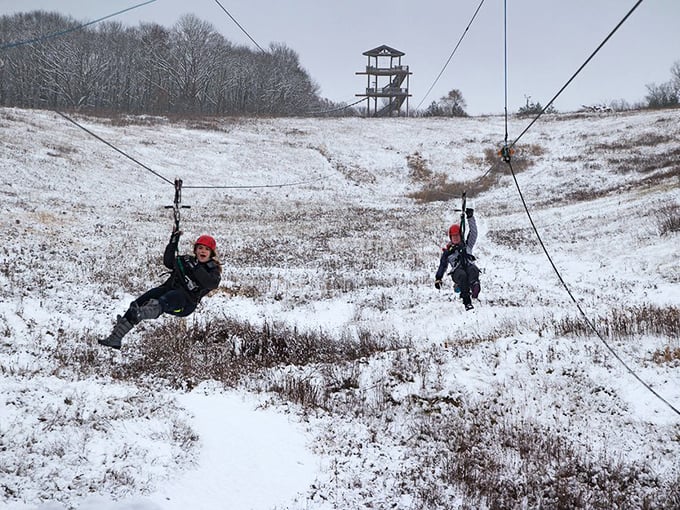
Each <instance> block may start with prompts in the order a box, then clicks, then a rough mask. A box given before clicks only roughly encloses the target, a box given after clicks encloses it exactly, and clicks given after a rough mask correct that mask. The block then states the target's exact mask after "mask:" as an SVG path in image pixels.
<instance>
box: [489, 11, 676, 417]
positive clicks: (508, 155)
mask: <svg viewBox="0 0 680 510" xmlns="http://www.w3.org/2000/svg"><path fill="white" fill-rule="evenodd" d="M642 2H643V0H638V2H637V3H636V4H635V5H634V6H633V8H632V9H631V10H630V11H629V12H628V13H627V14H626V15H625V16H624V18H623V19H622V20H621V21H620V22H619V23H618V24H617V25H616V27H615V28H614V29H613V30H612V31H611V32H610V33H609V35H608V36H607V37H606V38H605V40H604V41H602V43H600V45H599V46H598V47H597V49H596V50H595V51H594V52H593V53H592V54H591V55H590V57H588V59H587V60H586V61H585V62H584V63H583V64H582V65H581V67H579V69H578V70H577V71H576V73H574V75H573V76H572V77H571V78H570V79H569V81H567V83H566V84H565V85H564V86H563V87H562V88H561V89H560V90H559V91H558V93H557V94H555V96H554V97H553V98H552V99H551V100H550V102H549V103H548V104H547V105H546V106H545V107H544V108H543V110H541V112H540V113H539V114H538V115H537V116H536V118H535V119H534V120H533V121H532V122H531V123H530V124H529V125H528V126H527V127H526V128H525V129H524V131H522V133H521V134H520V136H518V137H517V138H516V139H515V141H514V142H513V143H512V144H511V145H510V146H508V145H507V144H506V146H505V147H504V148H503V150H502V156H503V161H505V162H506V163H507V164H508V167H509V169H510V173H511V175H512V179H513V181H514V183H515V187H516V188H517V193H518V195H519V197H520V199H521V201H522V206H523V207H524V211H525V212H526V215H527V218H528V219H529V223H530V224H531V228H532V229H533V231H534V234H535V235H536V238H537V239H538V242H539V244H540V245H541V249H542V250H543V253H544V254H545V256H546V258H547V259H548V262H549V263H550V265H551V267H552V269H553V271H554V273H555V274H556V275H557V278H558V279H559V281H560V283H561V284H562V287H563V288H564V290H565V291H566V292H567V295H568V296H569V297H570V298H571V300H572V302H573V303H574V305H576V309H577V310H578V311H579V313H580V314H581V316H582V317H583V320H584V321H585V322H586V324H587V325H588V327H589V328H590V329H591V330H592V331H593V333H595V335H596V336H597V337H598V338H599V340H600V342H602V344H603V345H604V346H605V347H606V348H607V350H608V351H609V352H610V353H611V354H612V355H613V356H614V358H616V360H617V361H618V362H619V363H621V365H622V366H623V367H624V368H625V369H626V370H627V371H628V373H630V374H631V375H632V376H633V377H634V378H635V379H636V380H637V381H638V382H639V383H640V384H642V385H643V386H644V387H645V388H646V389H647V390H648V391H649V392H650V393H652V394H653V395H654V396H655V397H656V398H657V399H659V400H660V401H661V402H663V403H664V404H666V405H667V406H668V407H669V408H670V409H671V410H672V411H673V412H675V413H676V414H677V415H679V416H680V410H678V409H677V408H676V407H674V406H673V405H672V404H671V403H670V402H668V401H667V400H666V399H665V398H663V397H662V396H661V395H660V394H659V393H657V392H656V391H655V390H654V389H653V388H652V387H651V386H650V385H649V384H647V383H646V382H645V381H644V380H642V378H641V377H640V376H639V375H637V373H636V372H635V371H634V370H633V369H632V368H631V367H629V366H628V364H627V363H626V362H625V361H624V360H623V359H622V358H621V356H619V355H618V353H617V352H616V351H615V350H614V348H613V347H612V346H611V345H609V343H608V342H607V341H606V340H605V338H604V337H603V336H602V334H601V333H600V332H599V331H598V329H597V328H596V327H595V324H594V323H593V321H591V320H590V318H589V317H588V315H587V314H586V312H585V310H584V309H583V307H582V306H581V304H580V303H579V302H578V300H577V299H576V297H575V296H574V294H573V293H572V292H571V289H570V288H569V286H568V285H567V283H566V282H565V281H564V278H562V275H561V273H560V271H559V269H558V268H557V266H556V265H555V263H554V262H553V260H552V257H551V256H550V253H549V252H548V249H547V247H546V246H545V243H544V242H543V239H542V238H541V235H540V233H539V232H538V229H537V228H536V224H535V223H534V220H533V218H532V217H531V213H530V212H529V207H528V205H527V203H526V200H525V199H524V194H523V193H522V189H521V188H520V185H519V181H518V180H517V176H516V175H515V171H514V169H513V168H512V161H511V152H510V149H511V147H513V146H514V145H515V144H516V143H517V141H518V140H519V139H520V138H521V137H522V136H523V135H524V134H525V133H526V132H527V131H528V130H529V128H531V126H533V124H534V123H535V122H536V121H537V120H538V118H539V117H540V116H541V115H542V114H543V112H545V110H546V109H547V108H548V107H549V106H550V105H551V104H552V103H553V101H555V99H557V97H558V96H559V95H560V94H561V93H562V92H563V91H564V89H566V88H567V86H568V85H569V84H570V83H571V82H572V81H573V80H574V78H575V77H576V75H578V74H579V73H580V72H581V70H582V69H583V68H584V67H585V66H586V64H588V62H590V60H592V58H593V57H594V56H595V54H596V53H597V52H598V51H600V49H601V48H602V47H603V46H604V44H605V43H606V42H607V41H608V40H609V39H610V38H611V37H612V35H613V34H614V33H615V32H616V31H617V30H618V29H619V27H621V25H622V24H623V23H624V22H625V21H626V20H627V19H628V17H629V16H630V15H631V14H632V13H633V11H635V9H637V7H638V6H639V5H640V4H641V3H642ZM505 23H506V32H505V39H506V46H505V47H506V49H507V0H505ZM506 53H507V51H506ZM507 74H508V69H507V60H506V67H505V75H506V113H505V117H506V142H507Z"/></svg>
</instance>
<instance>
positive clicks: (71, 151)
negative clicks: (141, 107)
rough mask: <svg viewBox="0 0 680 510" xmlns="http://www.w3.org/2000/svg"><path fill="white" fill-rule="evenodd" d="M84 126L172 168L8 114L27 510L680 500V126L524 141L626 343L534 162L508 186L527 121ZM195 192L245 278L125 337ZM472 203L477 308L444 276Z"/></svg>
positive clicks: (612, 504) (187, 224) (4, 398)
mask: <svg viewBox="0 0 680 510" xmlns="http://www.w3.org/2000/svg"><path fill="white" fill-rule="evenodd" d="M73 118H74V119H75V120H76V121H77V122H78V123H80V124H81V125H82V126H83V127H85V128H87V129H88V130H91V132H92V133H94V134H96V135H97V136H99V137H101V138H102V139H104V140H106V141H107V142H109V143H110V144H112V145H114V146H115V147H117V148H118V149H120V150H121V151H123V152H125V153H126V154H128V155H129V156H130V157H132V158H134V159H135V160H137V161H138V162H140V163H142V164H143V165H145V166H146V167H148V168H143V167H142V166H140V165H138V164H135V162H133V161H132V160H131V159H128V158H126V157H124V156H123V155H121V154H120V153H119V152H116V151H114V150H113V149H112V148H111V147H109V146H107V145H106V144H105V143H102V141H100V140H98V139H96V138H95V137H93V136H91V135H89V134H88V133H86V132H85V131H84V130H82V129H79V128H78V127H77V126H75V125H73V124H72V123H69V122H68V121H66V120H65V119H64V118H62V117H60V116H59V115H57V114H55V113H52V112H45V111H26V110H19V109H0V134H1V136H2V140H3V142H2V145H3V151H2V156H0V171H1V172H2V176H3V177H2V184H1V186H0V197H1V199H2V200H1V202H0V210H1V211H2V216H1V217H0V225H1V229H0V236H1V237H0V240H1V241H2V248H0V287H1V288H2V300H1V301H0V509H2V510H5V509H6V510H10V509H11V510H27V509H31V510H33V509H40V510H62V509H78V510H93V509H97V510H102V509H103V510H132V509H135V510H179V509H189V508H190V509H192V510H199V509H206V510H207V509H211V510H215V509H234V510H241V509H244V510H247V509H256V510H264V509H279V510H280V509H291V510H293V509H311V508H313V509H321V510H325V509H360V508H373V509H376V508H377V509H387V508H391V509H425V508H428V509H436V508H467V509H472V508H499V509H500V508H538V507H541V508H678V507H680V489H679V488H678V487H680V483H679V482H680V462H679V460H678V459H679V458H680V413H679V412H678V409H680V384H678V381H679V380H680V333H679V330H680V312H679V307H680V286H679V283H680V267H679V264H678V260H679V259H680V242H679V239H678V235H679V234H678V223H679V217H680V147H679V145H678V140H679V139H680V110H672V111H656V112H637V113H617V114H571V115H560V116H554V117H553V116H546V117H545V118H542V119H541V120H540V121H539V122H537V123H536V124H535V125H534V126H533V128H532V129H530V130H529V131H528V132H527V134H526V135H524V136H523V137H522V139H521V140H520V141H519V143H518V144H517V147H516V149H517V152H516V153H515V155H514V156H513V169H514V170H515V173H516V177H517V182H518V184H519V187H520V189H521V191H522V193H523V197H524V200H525V201H526V203H527V206H528V208H529V211H530V213H531V218H532V220H533V222H534V224H535V225H536V228H537V230H538V232H539V234H540V236H541V240H542V242H543V243H544V245H545V247H546V249H547V251H548V253H549V254H550V257H551V259H552V262H553V263H554V265H555V267H556V268H557V270H558V271H559V277H561V278H562V280H563V281H564V284H565V285H566V286H567V287H568V289H569V290H570V292H571V293H572V295H573V296H574V298H575V300H576V301H577V302H578V304H579V306H580V307H581V308H582V310H583V311H584V312H585V314H586V316H587V319H588V320H589V321H591V322H592V324H593V325H594V326H595V327H596V328H597V329H598V332H599V333H600V335H601V338H598V336H597V335H596V334H595V333H593V332H592V330H590V329H589V327H588V326H587V324H586V322H585V321H584V318H583V316H582V315H581V314H580V312H579V310H578V308H577V306H576V304H575V303H574V302H573V301H572V299H571V297H570V295H569V294H568V293H567V291H565V289H564V287H563V285H562V283H561V282H560V279H559V278H558V275H557V274H556V273H555V271H554V269H553V267H552V266H551V263H550V261H549V260H548V258H547V257H546V255H545V254H544V252H543V250H542V248H541V245H540V243H539V242H538V240H537V238H536V235H535V233H534V231H533V229H532V227H531V223H530V221H529V219H528V217H527V214H526V212H525V210H524V207H523V205H522V200H521V198H520V196H519V194H518V192H517V189H516V186H515V183H514V180H513V178H512V176H511V174H510V172H509V168H508V166H507V165H506V164H505V163H502V162H501V164H499V165H497V166H495V167H494V170H493V171H492V172H491V173H490V174H488V175H487V171H488V170H489V168H491V166H492V165H493V164H494V163H496V162H497V156H496V151H497V150H498V149H499V148H500V147H501V146H502V144H503V137H504V129H505V126H504V120H503V119H502V118H501V117H479V118H465V119H381V120H378V119H356V118H352V119H337V120H328V119H274V120H267V119H264V120H252V119H244V120H240V119H224V120H212V119H208V120H195V121H187V122H178V123H173V122H169V121H168V120H167V119H162V118H153V117H142V118H119V119H115V120H111V119H103V118H101V119H97V118H87V117H80V116H74V117H73ZM528 122H529V120H528V119H516V118H513V119H510V124H509V126H508V131H509V135H510V139H511V140H512V136H513V134H515V135H516V134H517V133H519V132H521V130H522V129H523V128H524V127H525V126H526V125H527V124H528ZM149 170H152V171H153V172H156V173H157V174H158V175H156V174H154V173H153V172H152V171H149ZM176 177H179V178H181V179H182V180H183V183H184V189H183V203H184V204H186V205H189V206H190V208H189V209H184V210H182V229H183V231H184V237H183V241H182V246H183V249H185V250H186V251H189V250H190V248H191V245H192V242H193V240H194V239H195V238H196V237H197V236H198V235H201V234H203V233H210V234H211V235H213V236H214V237H215V238H216V239H217V244H218V252H219V254H220V258H221V260H222V262H223V264H224V271H223V277H222V284H221V287H220V289H219V290H218V291H217V292H216V293H215V294H214V295H212V296H210V297H208V298H206V299H205V300H204V301H203V302H202V304H201V306H200V307H199V309H198V311H197V312H196V313H195V314H194V315H192V316H190V317H189V318H187V319H176V318H170V317H163V318H161V319H159V320H157V321H150V322H146V323H144V324H142V325H141V326H140V327H138V328H136V329H134V330H133V331H132V332H131V333H130V334H129V335H128V336H127V337H126V338H125V339H124V344H123V349H122V350H121V351H120V352H118V351H112V350H109V349H106V348H103V347H100V346H98V345H97V338H100V337H102V336H104V335H107V334H108V333H109V332H110V330H111V327H112V325H113V321H114V319H115V316H116V314H120V313H122V312H124V311H125V310H126V309H127V306H128V304H129V303H130V301H131V300H132V299H134V298H135V297H136V296H138V295H139V294H140V293H141V292H143V291H145V290H147V289H148V288H150V287H152V286H154V285H156V284H158V283H160V282H161V281H162V280H163V279H164V275H163V270H164V268H163V267H162V264H161V255H162V252H163V249H164V246H165V243H166V242H167V240H168V238H169V235H170V231H171V228H172V212H171V211H170V210H168V209H166V208H165V206H169V205H171V204H172V201H173V197H174V190H173V186H172V184H171V182H172V181H173V180H174V179H175V178H176ZM163 178H165V179H167V180H164V179H163ZM168 181H170V182H168ZM278 184H281V185H283V186H281V187H267V186H271V185H278ZM464 190H467V191H468V205H470V203H472V206H473V207H474V210H475V215H476V216H477V221H478V224H479V227H480V236H479V240H478V243H477V247H476V248H475V255H476V256H477V258H478V264H479V266H480V267H481V268H482V270H483V274H482V279H481V282H482V292H481V294H480V296H479V300H478V301H475V303H474V304H475V308H474V309H473V310H471V311H469V312H465V311H464V308H463V305H462V304H461V302H460V300H459V299H457V297H456V295H455V294H454V292H453V286H452V285H451V283H450V280H448V279H447V281H446V282H445V285H444V287H443V289H442V290H441V291H437V290H435V289H434V287H433V282H434V272H435V270H436V268H437V265H438V260H439V254H440V249H441V246H442V245H443V244H444V243H445V242H446V230H447V228H448V227H449V225H450V224H451V223H452V222H457V221H458V218H459V214H460V213H459V212H457V211H456V208H458V207H460V202H461V201H460V194H461V193H462V191H464ZM435 196H439V197H443V196H445V197H450V200H445V201H441V200H439V201H431V200H430V199H431V198H433V197H435ZM197 332H198V333H197ZM253 332H254V333H253ZM258 332H259V333H258ZM268 334H271V335H272V336H271V337H268V336H267V338H273V339H274V343H276V342H278V343H276V346H277V349H279V350H278V351H277V357H271V356H269V354H268V353H271V352H272V351H267V349H265V347H266V345H265V343H264V342H263V341H262V338H263V336H262V335H264V336H266V335H268ZM258 335H260V336H258ZM277 335H278V336H277ZM603 340H604V341H603ZM248 342H254V343H255V345H257V346H258V349H257V350H248V349H247V348H246V347H247V346H248V345H250V344H248ZM294 347H295V349H294ZM271 349H273V348H271ZM296 349H297V350H296ZM293 351H295V352H293ZM612 351H613V352H612ZM268 356H269V357H268ZM617 357H618V359H617ZM622 362H623V363H622ZM624 363H625V365H624ZM631 372H633V373H631ZM641 381H642V382H641ZM643 382H644V383H645V384H647V385H648V386H649V388H647V387H645V384H643ZM651 390H653V392H655V393H656V394H655V393H653V392H652V391H651Z"/></svg>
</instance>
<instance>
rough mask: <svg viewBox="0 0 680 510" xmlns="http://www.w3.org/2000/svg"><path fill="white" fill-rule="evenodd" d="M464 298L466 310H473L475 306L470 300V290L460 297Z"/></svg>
mask: <svg viewBox="0 0 680 510" xmlns="http://www.w3.org/2000/svg"><path fill="white" fill-rule="evenodd" d="M460 297H461V298H463V304H464V305H465V310H466V311H467V310H472V309H473V308H474V306H473V305H472V300H471V299H470V291H469V290H468V291H467V292H465V293H464V294H462V295H461V296H460Z"/></svg>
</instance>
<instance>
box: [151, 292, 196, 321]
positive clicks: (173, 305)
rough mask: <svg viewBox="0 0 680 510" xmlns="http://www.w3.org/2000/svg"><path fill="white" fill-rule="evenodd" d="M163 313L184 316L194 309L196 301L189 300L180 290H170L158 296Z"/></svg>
mask: <svg viewBox="0 0 680 510" xmlns="http://www.w3.org/2000/svg"><path fill="white" fill-rule="evenodd" d="M158 302H159V304H160V306H161V309H162V310H163V313H168V314H170V315H175V316H177V317H186V316H187V315H189V314H191V313H192V312H193V311H194V310H195V309H196V303H194V302H192V301H190V300H189V299H188V298H187V295H186V294H185V293H184V292H183V291H181V290H171V291H168V292H166V293H164V294H163V295H162V296H160V297H159V298H158Z"/></svg>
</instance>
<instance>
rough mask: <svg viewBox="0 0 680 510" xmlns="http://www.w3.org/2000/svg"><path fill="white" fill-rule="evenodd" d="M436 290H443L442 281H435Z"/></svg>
mask: <svg viewBox="0 0 680 510" xmlns="http://www.w3.org/2000/svg"><path fill="white" fill-rule="evenodd" d="M434 288H435V289H437V290H441V288H442V281H441V280H435V281H434Z"/></svg>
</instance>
